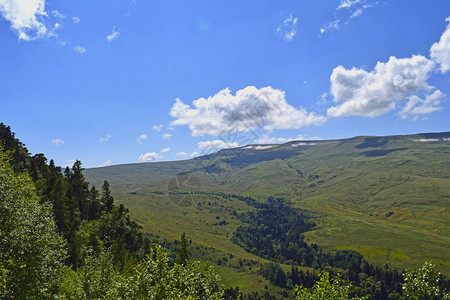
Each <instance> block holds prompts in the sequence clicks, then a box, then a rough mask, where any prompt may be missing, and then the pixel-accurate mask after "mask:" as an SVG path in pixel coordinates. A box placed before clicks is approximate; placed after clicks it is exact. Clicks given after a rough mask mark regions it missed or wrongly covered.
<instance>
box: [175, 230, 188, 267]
mask: <svg viewBox="0 0 450 300" xmlns="http://www.w3.org/2000/svg"><path fill="white" fill-rule="evenodd" d="M188 244H189V242H188V239H187V238H186V234H185V233H184V232H183V234H182V235H181V239H180V247H179V248H178V258H177V263H179V264H181V265H186V264H187V262H188V261H189V251H188V249H187V248H188Z"/></svg>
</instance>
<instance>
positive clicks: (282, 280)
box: [261, 262, 286, 287]
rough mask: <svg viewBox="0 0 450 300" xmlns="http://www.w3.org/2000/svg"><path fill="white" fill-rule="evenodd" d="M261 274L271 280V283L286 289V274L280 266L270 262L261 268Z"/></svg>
mask: <svg viewBox="0 0 450 300" xmlns="http://www.w3.org/2000/svg"><path fill="white" fill-rule="evenodd" d="M261 274H262V275H263V276H264V277H266V278H267V279H269V281H270V282H271V283H272V284H274V285H278V286H281V287H286V273H284V271H283V269H282V268H281V266H280V264H278V263H274V262H268V263H266V264H264V265H263V266H262V268H261Z"/></svg>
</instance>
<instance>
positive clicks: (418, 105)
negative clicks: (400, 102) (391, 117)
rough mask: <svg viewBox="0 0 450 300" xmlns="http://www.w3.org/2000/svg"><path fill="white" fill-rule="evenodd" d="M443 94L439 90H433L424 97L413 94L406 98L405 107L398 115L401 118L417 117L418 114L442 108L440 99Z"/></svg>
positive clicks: (442, 97)
mask: <svg viewBox="0 0 450 300" xmlns="http://www.w3.org/2000/svg"><path fill="white" fill-rule="evenodd" d="M444 97H445V94H444V93H442V92H441V91H439V90H436V91H434V92H433V93H432V94H430V95H426V96H425V99H421V98H420V97H418V96H416V95H413V96H411V97H409V98H408V102H407V103H406V105H405V107H403V109H402V110H401V111H400V113H399V114H400V116H401V117H402V118H403V119H406V118H408V117H412V118H413V119H417V118H418V117H419V115H425V114H429V113H432V112H434V111H438V110H441V109H442V106H440V105H441V101H442V99H444Z"/></svg>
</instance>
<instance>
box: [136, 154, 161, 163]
mask: <svg viewBox="0 0 450 300" xmlns="http://www.w3.org/2000/svg"><path fill="white" fill-rule="evenodd" d="M161 157H162V155H160V154H159V153H157V152H147V153H145V154H141V155H140V156H139V158H138V159H139V160H140V161H144V162H146V161H154V160H157V159H160V158H161Z"/></svg>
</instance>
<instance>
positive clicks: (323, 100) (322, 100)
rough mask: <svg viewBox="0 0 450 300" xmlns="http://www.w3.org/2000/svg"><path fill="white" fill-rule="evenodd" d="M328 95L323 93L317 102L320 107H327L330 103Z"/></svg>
mask: <svg viewBox="0 0 450 300" xmlns="http://www.w3.org/2000/svg"><path fill="white" fill-rule="evenodd" d="M328 96H329V94H328V93H322V94H321V95H320V96H319V97H318V100H317V104H319V105H326V104H327V103H328Z"/></svg>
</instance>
